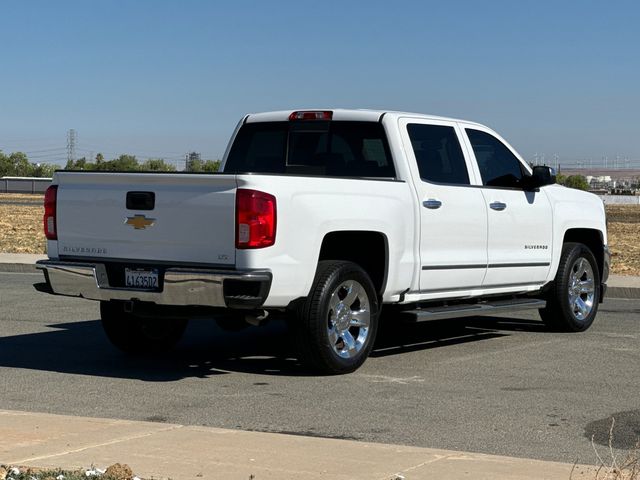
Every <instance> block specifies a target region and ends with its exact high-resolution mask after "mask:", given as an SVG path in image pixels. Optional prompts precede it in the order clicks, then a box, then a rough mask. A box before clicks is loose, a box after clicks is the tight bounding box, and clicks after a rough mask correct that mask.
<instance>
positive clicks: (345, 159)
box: [224, 121, 395, 177]
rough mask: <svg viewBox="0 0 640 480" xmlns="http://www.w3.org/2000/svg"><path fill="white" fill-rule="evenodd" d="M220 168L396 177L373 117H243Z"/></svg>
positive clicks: (380, 131) (227, 170) (384, 137)
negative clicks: (244, 121) (256, 120)
mask: <svg viewBox="0 0 640 480" xmlns="http://www.w3.org/2000/svg"><path fill="white" fill-rule="evenodd" d="M224 171H225V172H226V173H229V172H253V173H280V174H298V175H323V176H333V177H395V169H394V168H393V162H392V161H391V154H390V152H389V145H388V143H387V137H386V135H385V132H384V128H383V127H382V125H381V124H380V123H377V122H340V121H328V122H327V121H300V122H259V123H247V124H245V125H243V126H242V127H241V128H240V131H239V132H238V135H237V136H236V139H235V140H234V142H233V145H232V147H231V151H230V152H229V157H228V158H227V162H226V164H225V167H224Z"/></svg>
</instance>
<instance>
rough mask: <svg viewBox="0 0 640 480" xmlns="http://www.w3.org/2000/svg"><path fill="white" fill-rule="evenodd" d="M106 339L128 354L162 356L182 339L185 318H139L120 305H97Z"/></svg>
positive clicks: (112, 303) (106, 303)
mask: <svg viewBox="0 0 640 480" xmlns="http://www.w3.org/2000/svg"><path fill="white" fill-rule="evenodd" d="M100 317H101V319H102V327H103V328H104V331H105V333H106V334H107V338H108V339H109V341H111V343H112V344H113V345H115V346H116V347H117V348H119V349H120V350H122V351H123V352H125V353H129V354H149V353H155V354H157V353H164V352H167V351H168V350H171V349H172V348H173V347H174V346H175V345H176V344H177V343H178V342H179V341H180V339H181V338H182V335H183V334H184V331H185V329H186V327H187V320H186V319H175V318H162V317H160V318H152V317H142V316H138V315H135V314H133V313H129V312H125V310H124V303H123V302H100Z"/></svg>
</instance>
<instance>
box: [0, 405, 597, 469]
mask: <svg viewBox="0 0 640 480" xmlns="http://www.w3.org/2000/svg"><path fill="white" fill-rule="evenodd" d="M0 431H2V432H3V434H2V435H0V463H4V464H8V465H13V466H16V465H24V466H31V467H42V468H64V469H75V468H87V467H88V466H89V465H92V464H93V465H95V466H97V467H99V468H106V467H107V466H109V465H112V464H114V463H116V462H118V463H126V464H128V465H129V466H130V467H131V468H132V469H133V471H134V473H135V474H136V475H139V476H140V477H144V478H174V479H176V480H180V479H187V478H199V479H202V480H207V479H217V478H225V479H244V480H246V479H247V478H257V479H259V480H282V479H296V480H298V479H305V480H321V479H332V480H348V479H350V480H371V479H376V480H391V479H398V478H403V479H407V480H418V479H424V478H437V479H439V480H454V479H455V480H457V479H460V478H463V477H464V478H473V479H474V480H502V479H505V480H506V479H510V480H513V479H516V480H517V479H519V480H539V479H541V478H544V479H562V480H566V479H567V478H569V476H570V475H571V473H572V472H573V475H571V476H572V478H574V479H576V480H582V479H584V480H586V479H593V478H594V471H595V469H594V468H593V467H587V466H580V465H578V466H574V465H572V464H570V463H559V462H547V461H541V460H532V459H527V458H512V457H503V456H498V455H486V454H479V453H470V452H459V451H451V450H441V449H434V448H422V447H410V446H405V445H388V444H381V443H368V442H356V441H350V440H340V439H331V438H318V437H304V436H293V435H284V434H276V433H262V432H247V431H242V430H227V429H221V428H213V427H201V426H188V425H186V426H185V425H178V424H164V423H149V422H138V421H129V420H112V419H102V418H84V417H74V416H63V415H51V414H42V413H28V412H16V411H9V410H0ZM254 476H255V477H254Z"/></svg>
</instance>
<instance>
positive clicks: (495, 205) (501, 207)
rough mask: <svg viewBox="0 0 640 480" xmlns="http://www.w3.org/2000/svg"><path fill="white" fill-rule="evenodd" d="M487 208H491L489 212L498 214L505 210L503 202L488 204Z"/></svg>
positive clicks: (505, 206)
mask: <svg viewBox="0 0 640 480" xmlns="http://www.w3.org/2000/svg"><path fill="white" fill-rule="evenodd" d="M489 207H491V210H498V211H499V212H501V211H502V210H504V209H505V208H507V204H506V203H503V202H493V203H490V204H489Z"/></svg>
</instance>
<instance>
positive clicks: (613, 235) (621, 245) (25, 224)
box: [0, 193, 640, 275]
mask: <svg viewBox="0 0 640 480" xmlns="http://www.w3.org/2000/svg"><path fill="white" fill-rule="evenodd" d="M42 214H43V207H42V195H26V194H10V193H0V252H12V253H46V248H45V239H44V234H43V233H42ZM607 216H608V219H609V246H610V248H611V251H612V254H613V259H612V271H613V273H616V274H620V275H640V206H639V205H608V206H607Z"/></svg>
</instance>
